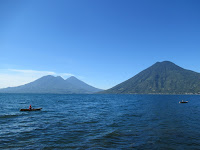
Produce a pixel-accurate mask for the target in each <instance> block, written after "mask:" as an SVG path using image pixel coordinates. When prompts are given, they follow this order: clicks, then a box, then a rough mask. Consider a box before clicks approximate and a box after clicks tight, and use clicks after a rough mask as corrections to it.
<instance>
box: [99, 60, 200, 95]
mask: <svg viewBox="0 0 200 150" xmlns="http://www.w3.org/2000/svg"><path fill="white" fill-rule="evenodd" d="M100 93H101V94H200V73H197V72H194V71H191V70H187V69H184V68H182V67H180V66H178V65H176V64H174V63H172V62H170V61H163V62H156V63H155V64H153V65H152V66H150V67H148V68H147V69H145V70H143V71H141V72H140V73H138V74H136V75H135V76H133V77H132V78H130V79H128V80H126V81H124V82H122V83H120V84H118V85H116V86H114V87H112V88H110V89H108V90H105V91H102V92H100Z"/></svg>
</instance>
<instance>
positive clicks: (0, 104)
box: [0, 94, 200, 150]
mask: <svg viewBox="0 0 200 150" xmlns="http://www.w3.org/2000/svg"><path fill="white" fill-rule="evenodd" d="M180 100H188V101H189V103H187V104H179V101H180ZM30 104H31V105H32V107H34V108H39V107H42V108H43V109H42V111H35V112H33V111H32V112H20V111H19V110H20V109H21V108H28V107H29V105H30ZM0 149H141V150H144V149H172V150H173V149H174V150H177V149H178V150H179V149H180V150H183V149H187V150H188V149H191V150H194V149H200V96H198V95H193V96H192V95H56V94H55V95H52V94H44V95H41V94H40V95H37V94H0Z"/></svg>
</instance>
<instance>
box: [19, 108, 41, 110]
mask: <svg viewBox="0 0 200 150" xmlns="http://www.w3.org/2000/svg"><path fill="white" fill-rule="evenodd" d="M41 109H42V108H32V109H20V111H39V110H41Z"/></svg>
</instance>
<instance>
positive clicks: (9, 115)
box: [0, 114, 22, 118]
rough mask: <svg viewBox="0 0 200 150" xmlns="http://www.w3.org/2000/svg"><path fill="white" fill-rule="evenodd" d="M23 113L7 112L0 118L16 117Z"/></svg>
mask: <svg viewBox="0 0 200 150" xmlns="http://www.w3.org/2000/svg"><path fill="white" fill-rule="evenodd" d="M21 115H22V114H6V115H0V118H15V117H19V116H21Z"/></svg>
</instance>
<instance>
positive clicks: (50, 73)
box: [8, 69, 56, 75]
mask: <svg viewBox="0 0 200 150" xmlns="http://www.w3.org/2000/svg"><path fill="white" fill-rule="evenodd" d="M8 71H13V72H20V73H28V74H48V75H55V74H56V73H55V72H52V71H37V70H19V69H8Z"/></svg>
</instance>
